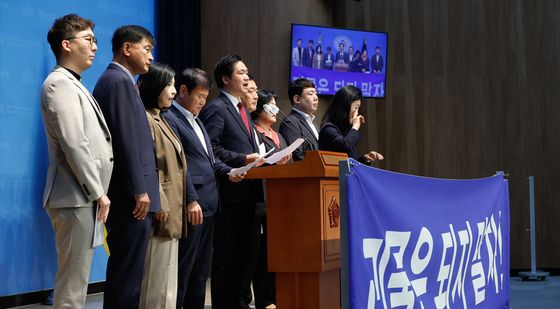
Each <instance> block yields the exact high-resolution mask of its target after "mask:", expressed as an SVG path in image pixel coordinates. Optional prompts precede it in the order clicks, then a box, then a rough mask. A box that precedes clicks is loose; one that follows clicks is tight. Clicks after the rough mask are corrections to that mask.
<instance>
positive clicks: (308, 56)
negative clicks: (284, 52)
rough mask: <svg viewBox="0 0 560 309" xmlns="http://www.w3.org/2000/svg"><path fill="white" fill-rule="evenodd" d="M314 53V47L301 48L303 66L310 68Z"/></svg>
mask: <svg viewBox="0 0 560 309" xmlns="http://www.w3.org/2000/svg"><path fill="white" fill-rule="evenodd" d="M314 55H315V49H313V48H309V47H306V48H304V49H303V55H302V56H301V58H302V59H301V64H302V65H303V66H304V67H307V68H310V67H311V66H312V65H313V56H314Z"/></svg>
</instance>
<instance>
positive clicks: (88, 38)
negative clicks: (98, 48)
mask: <svg viewBox="0 0 560 309" xmlns="http://www.w3.org/2000/svg"><path fill="white" fill-rule="evenodd" d="M73 39H82V40H86V41H88V42H89V44H90V45H93V44H95V45H97V38H96V37H94V36H89V35H88V36H83V37H82V36H73V37H69V38H66V40H73Z"/></svg>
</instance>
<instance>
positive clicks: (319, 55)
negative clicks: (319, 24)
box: [312, 45, 323, 69]
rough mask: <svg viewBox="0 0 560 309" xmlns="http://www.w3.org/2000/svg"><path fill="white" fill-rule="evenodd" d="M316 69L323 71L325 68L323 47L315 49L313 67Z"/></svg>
mask: <svg viewBox="0 0 560 309" xmlns="http://www.w3.org/2000/svg"><path fill="white" fill-rule="evenodd" d="M312 67H313V68H314V69H322V68H323V49H322V48H321V45H317V48H315V55H314V56H313V65H312Z"/></svg>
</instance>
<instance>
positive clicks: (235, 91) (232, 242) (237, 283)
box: [200, 55, 263, 309]
mask: <svg viewBox="0 0 560 309" xmlns="http://www.w3.org/2000/svg"><path fill="white" fill-rule="evenodd" d="M214 78H215V80H216V84H217V85H218V88H220V90H221V91H220V95H219V96H218V97H216V98H214V99H213V100H211V101H210V102H209V103H208V105H207V106H206V107H205V108H204V110H202V112H201V113H200V119H201V120H202V121H203V122H204V126H205V127H206V130H207V131H208V136H210V140H211V143H212V149H213V151H214V155H215V156H216V157H218V158H219V159H221V160H222V161H223V162H224V163H225V164H227V165H228V166H231V167H233V168H237V167H241V166H243V165H245V164H248V163H250V162H253V161H256V160H257V159H258V158H259V154H258V153H257V152H258V148H257V145H256V142H255V140H254V135H253V134H252V132H253V124H252V122H251V120H250V119H251V116H250V115H249V112H248V111H247V108H246V107H245V106H244V105H243V103H242V102H241V100H240V97H241V96H242V95H243V93H244V92H245V91H246V87H247V84H248V82H249V76H248V70H247V67H246V66H245V64H244V63H243V61H242V59H241V57H239V56H237V55H227V56H225V57H223V58H222V59H220V60H219V61H218V63H216V66H215V68H214ZM218 182H219V186H220V205H221V208H220V213H219V214H218V216H217V217H216V226H215V234H214V256H213V259H212V307H213V308H214V309H216V308H226V309H231V308H238V307H239V303H240V290H241V277H242V274H243V273H244V271H245V270H246V269H247V267H249V265H248V263H249V262H250V261H251V259H250V257H249V256H248V254H249V252H250V251H249V250H250V245H251V237H252V223H253V218H254V215H255V204H256V201H257V200H259V199H262V194H263V193H262V182H261V181H260V180H244V181H241V182H238V183H232V182H229V181H228V179H227V177H223V176H221V177H219V179H218Z"/></svg>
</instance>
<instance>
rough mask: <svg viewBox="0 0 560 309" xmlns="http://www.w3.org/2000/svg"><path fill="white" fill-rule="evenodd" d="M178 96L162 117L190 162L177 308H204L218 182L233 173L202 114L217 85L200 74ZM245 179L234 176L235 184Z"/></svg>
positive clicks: (184, 75)
mask: <svg viewBox="0 0 560 309" xmlns="http://www.w3.org/2000/svg"><path fill="white" fill-rule="evenodd" d="M175 84H176V85H175V86H176V89H177V96H176V97H175V102H173V105H172V106H171V107H170V108H169V110H168V111H166V112H164V113H163V117H164V118H165V120H166V121H167V122H168V123H169V126H170V127H171V128H172V129H173V131H175V133H176V134H177V136H178V137H179V139H180V140H181V143H182V144H183V149H184V150H185V156H186V158H187V162H188V163H187V164H188V169H187V221H188V227H187V228H188V233H187V235H188V236H187V238H183V239H180V240H179V277H178V286H177V308H181V307H183V308H199V309H203V308H204V299H205V292H206V278H208V272H209V270H210V262H211V261H212V241H213V238H214V221H215V219H214V218H215V215H216V213H217V211H218V206H219V202H218V187H217V181H216V176H217V175H221V176H223V177H228V176H227V173H228V172H229V171H230V170H231V168H230V167H229V166H227V165H225V164H224V163H223V162H222V161H221V160H220V159H218V158H215V157H214V154H213V152H212V146H211V144H210V138H209V136H208V133H207V132H206V129H205V128H204V125H203V124H202V121H200V119H198V114H199V113H200V111H201V110H202V108H203V107H204V105H205V104H206V98H207V97H208V93H209V90H210V88H211V86H212V81H211V80H210V77H209V76H208V74H207V73H206V72H205V71H203V70H200V69H186V70H184V71H183V72H181V73H179V74H177V75H176V76H175ZM242 178H243V177H234V176H229V180H230V181H233V182H237V181H240V180H241V179H242Z"/></svg>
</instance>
